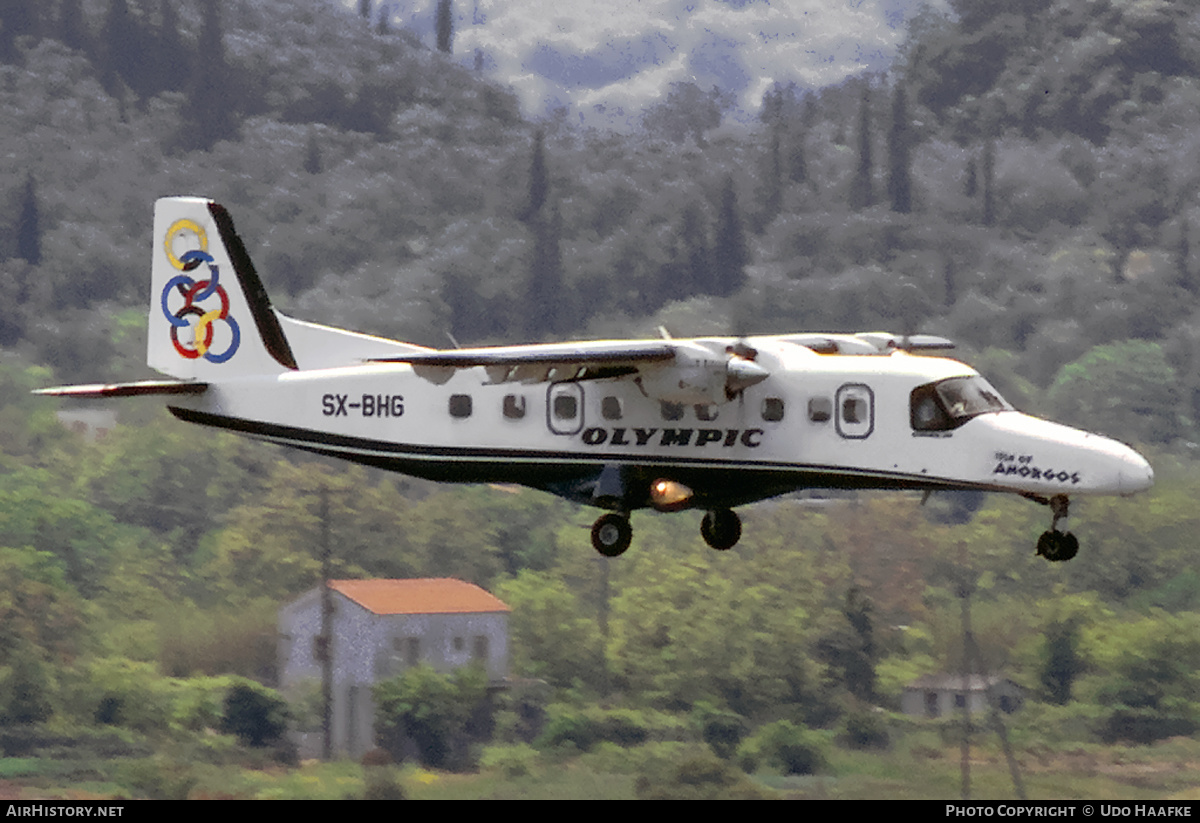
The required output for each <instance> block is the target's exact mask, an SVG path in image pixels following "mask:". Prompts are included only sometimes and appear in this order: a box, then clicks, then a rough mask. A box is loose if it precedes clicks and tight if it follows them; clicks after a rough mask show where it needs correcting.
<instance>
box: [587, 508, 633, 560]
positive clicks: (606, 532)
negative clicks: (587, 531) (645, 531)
mask: <svg viewBox="0 0 1200 823" xmlns="http://www.w3.org/2000/svg"><path fill="white" fill-rule="evenodd" d="M632 542H633V529H632V528H630V526H629V519H628V518H626V517H623V516H621V515H619V514H615V513H613V512H610V513H608V514H605V515H601V516H600V517H599V518H598V519H597V520H596V522H595V523H594V524H593V525H592V546H593V547H595V549H596V551H598V552H600V554H602V555H604V556H605V557H618V556H620V555H621V554H623V553H624V552H625V550H626V549H628V548H629V544H630V543H632Z"/></svg>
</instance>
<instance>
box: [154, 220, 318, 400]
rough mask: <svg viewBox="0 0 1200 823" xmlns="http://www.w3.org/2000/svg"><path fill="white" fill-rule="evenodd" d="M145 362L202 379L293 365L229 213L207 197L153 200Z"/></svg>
mask: <svg viewBox="0 0 1200 823" xmlns="http://www.w3.org/2000/svg"><path fill="white" fill-rule="evenodd" d="M146 362H147V363H148V364H149V365H150V367H151V368H153V369H156V370H158V371H160V372H163V373H164V374H169V375H171V376H172V377H178V378H182V379H194V380H206V381H209V380H217V379H220V378H221V377H235V376H238V375H246V374H274V373H278V372H282V371H285V370H288V369H295V368H296V359H295V357H294V356H293V354H292V350H291V347H290V346H289V345H288V341H287V337H286V336H285V335H284V332H283V329H282V327H281V326H280V323H279V318H278V317H277V316H276V314H275V311H274V309H272V308H271V302H270V300H269V299H268V298H267V293H266V290H265V289H264V288H263V285H262V282H261V281H260V280H259V278H258V274H257V273H256V272H255V270H254V266H253V264H252V263H251V262H250V257H249V255H248V254H247V253H246V248H245V246H244V245H243V244H242V240H241V238H240V237H238V235H237V232H236V231H235V230H234V227H233V220H232V219H231V218H230V217H229V213H228V212H227V211H225V209H224V208H223V207H221V206H219V205H217V204H216V203H214V202H212V201H211V200H206V199H204V198H199V197H164V198H162V199H161V200H159V201H158V202H157V203H156V204H155V207H154V245H153V264H152V285H151V293H150V326H149V341H148V343H147V352H146Z"/></svg>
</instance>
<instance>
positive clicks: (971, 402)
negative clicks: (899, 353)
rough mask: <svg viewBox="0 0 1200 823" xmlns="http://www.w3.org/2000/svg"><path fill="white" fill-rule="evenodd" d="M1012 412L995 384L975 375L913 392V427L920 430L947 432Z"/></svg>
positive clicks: (926, 385) (927, 386)
mask: <svg viewBox="0 0 1200 823" xmlns="http://www.w3.org/2000/svg"><path fill="white" fill-rule="evenodd" d="M1011 409H1012V406H1011V405H1009V403H1008V401H1006V400H1005V399H1004V398H1003V397H1001V396H1000V392H998V391H996V389H995V388H993V387H992V384H991V383H989V382H988V381H986V380H984V379H983V378H982V377H979V376H978V375H975V376H972V377H951V378H950V379H949V380H943V381H941V382H939V383H927V384H925V385H924V386H918V387H917V388H915V389H913V392H912V405H911V409H910V416H911V420H912V427H913V428H914V429H917V430H918V431H946V430H948V429H956V428H958V427H959V426H961V425H962V424H963V423H965V422H967V421H968V420H970V419H971V418H972V417H978V416H979V415H981V414H987V413H988V412H999V411H1009V410H1011Z"/></svg>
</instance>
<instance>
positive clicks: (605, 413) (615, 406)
mask: <svg viewBox="0 0 1200 823" xmlns="http://www.w3.org/2000/svg"><path fill="white" fill-rule="evenodd" d="M600 416H601V417H603V418H604V419H605V420H620V419H621V418H622V417H624V416H625V410H624V409H622V408H621V398H619V397H613V396H612V395H609V396H608V397H606V398H604V399H603V400H601V401H600Z"/></svg>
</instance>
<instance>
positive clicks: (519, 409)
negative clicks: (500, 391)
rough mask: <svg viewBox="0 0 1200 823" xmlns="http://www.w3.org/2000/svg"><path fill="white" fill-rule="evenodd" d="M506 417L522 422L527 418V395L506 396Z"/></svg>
mask: <svg viewBox="0 0 1200 823" xmlns="http://www.w3.org/2000/svg"><path fill="white" fill-rule="evenodd" d="M504 416H505V417H507V418H508V419H509V420H520V419H521V418H522V417H524V416H525V395H523V394H506V395H504Z"/></svg>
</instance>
